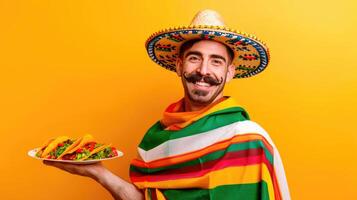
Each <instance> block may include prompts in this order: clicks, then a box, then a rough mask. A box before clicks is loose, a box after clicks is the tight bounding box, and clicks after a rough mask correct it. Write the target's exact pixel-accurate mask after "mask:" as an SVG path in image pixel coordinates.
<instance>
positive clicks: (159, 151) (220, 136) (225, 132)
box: [138, 120, 275, 162]
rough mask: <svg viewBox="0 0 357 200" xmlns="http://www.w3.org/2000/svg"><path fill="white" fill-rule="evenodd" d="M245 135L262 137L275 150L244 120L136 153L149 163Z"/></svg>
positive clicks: (259, 131) (264, 135)
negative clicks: (254, 134)
mask: <svg viewBox="0 0 357 200" xmlns="http://www.w3.org/2000/svg"><path fill="white" fill-rule="evenodd" d="M247 133H257V134H260V135H262V136H263V137H265V138H266V139H267V141H268V142H269V143H270V144H271V145H272V146H273V147H274V148H275V146H274V144H273V142H272V140H271V139H270V137H269V135H268V134H267V133H266V132H265V131H264V129H262V128H261V127H260V126H259V125H258V124H257V123H255V122H253V121H250V120H245V121H240V122H235V123H232V124H229V125H226V126H223V127H219V128H216V129H213V130H210V131H207V132H203V133H199V134H195V135H192V136H187V137H183V138H178V139H172V140H168V141H166V142H164V143H162V144H160V145H158V146H157V147H155V148H152V149H150V150H148V151H145V150H143V149H141V148H138V151H139V154H140V156H141V158H142V159H143V160H144V161H145V162H151V161H154V160H158V159H161V158H166V157H171V156H177V155H180V154H184V153H189V152H192V151H197V150H200V149H202V148H205V147H207V146H210V145H212V144H214V143H217V142H219V141H222V140H226V139H229V138H232V137H233V136H235V135H243V134H247ZM173 134H175V133H173Z"/></svg>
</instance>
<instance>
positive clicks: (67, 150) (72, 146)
mask: <svg viewBox="0 0 357 200" xmlns="http://www.w3.org/2000/svg"><path fill="white" fill-rule="evenodd" d="M80 141H81V139H80V138H78V139H76V140H74V142H73V144H71V145H70V146H69V147H67V149H66V150H64V152H63V153H61V155H59V156H58V157H57V159H61V158H62V156H64V155H66V154H67V153H68V152H69V151H70V150H72V149H73V148H75V147H77V145H78V144H79V143H80Z"/></svg>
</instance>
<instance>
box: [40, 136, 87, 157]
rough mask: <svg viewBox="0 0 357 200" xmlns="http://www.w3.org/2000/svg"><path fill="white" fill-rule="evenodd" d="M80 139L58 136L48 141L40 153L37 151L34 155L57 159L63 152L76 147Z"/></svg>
mask: <svg viewBox="0 0 357 200" xmlns="http://www.w3.org/2000/svg"><path fill="white" fill-rule="evenodd" d="M79 142H80V139H75V140H73V139H70V138H69V137H67V136H60V137H58V138H56V139H54V140H53V141H52V142H50V143H49V144H48V145H47V147H46V148H45V149H44V150H43V151H42V153H40V152H37V154H36V156H38V157H41V158H48V159H58V158H60V157H61V156H62V155H63V154H64V153H66V152H68V151H69V150H71V149H73V148H74V147H76V146H77V145H78V144H79Z"/></svg>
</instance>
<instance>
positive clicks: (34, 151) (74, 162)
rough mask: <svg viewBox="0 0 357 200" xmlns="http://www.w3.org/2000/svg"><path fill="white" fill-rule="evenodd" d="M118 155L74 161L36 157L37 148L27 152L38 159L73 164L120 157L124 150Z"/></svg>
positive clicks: (91, 162) (84, 163)
mask: <svg viewBox="0 0 357 200" xmlns="http://www.w3.org/2000/svg"><path fill="white" fill-rule="evenodd" d="M117 153H118V156H115V157H111V158H103V159H95V160H82V161H74V160H55V159H48V158H39V157H36V149H32V150H30V151H29V152H27V155H29V156H30V157H32V158H35V159H38V160H48V161H53V162H62V163H71V164H77V165H86V164H93V163H97V162H101V161H104V160H111V159H115V158H119V157H121V156H123V155H124V154H123V152H121V151H118V150H117Z"/></svg>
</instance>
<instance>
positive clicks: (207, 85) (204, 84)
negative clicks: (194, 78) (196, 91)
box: [195, 82, 210, 87]
mask: <svg viewBox="0 0 357 200" xmlns="http://www.w3.org/2000/svg"><path fill="white" fill-rule="evenodd" d="M195 84H196V85H200V86H205V87H209V86H210V84H208V83H205V82H196V83H195Z"/></svg>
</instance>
